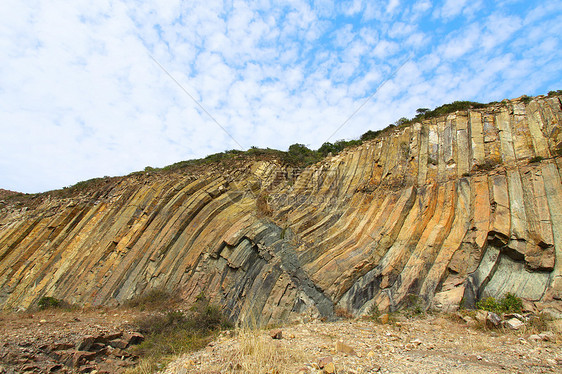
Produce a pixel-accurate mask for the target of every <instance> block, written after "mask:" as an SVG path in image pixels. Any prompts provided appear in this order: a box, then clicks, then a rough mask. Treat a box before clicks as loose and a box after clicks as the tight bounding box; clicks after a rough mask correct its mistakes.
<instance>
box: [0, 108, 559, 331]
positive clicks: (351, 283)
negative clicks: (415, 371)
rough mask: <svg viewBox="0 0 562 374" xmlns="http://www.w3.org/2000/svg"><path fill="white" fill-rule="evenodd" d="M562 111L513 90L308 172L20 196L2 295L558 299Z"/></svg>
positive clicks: (133, 180) (284, 312)
mask: <svg viewBox="0 0 562 374" xmlns="http://www.w3.org/2000/svg"><path fill="white" fill-rule="evenodd" d="M561 121H562V111H561V103H560V100H559V98H558V97H548V98H546V97H537V98H535V99H533V100H531V101H530V102H528V103H524V102H522V101H518V100H513V101H504V102H502V103H500V104H496V105H494V106H489V107H487V108H485V109H474V110H472V109H471V110H468V111H459V112H456V113H452V114H449V115H448V116H446V117H441V118H437V119H432V120H427V121H424V122H422V123H415V124H413V125H411V126H410V127H406V128H400V129H396V130H394V132H392V133H390V134H387V135H385V136H383V137H380V138H377V139H375V140H372V141H368V142H365V143H363V145H361V146H359V147H356V148H352V149H347V150H345V151H343V152H342V153H340V154H338V155H336V156H334V157H328V158H326V159H325V160H323V161H322V162H320V163H318V164H315V165H313V166H311V167H309V168H306V169H304V170H299V169H292V168H287V167H282V166H281V165H280V164H279V163H278V162H275V161H255V162H249V163H247V164H246V165H244V167H241V168H238V169H232V170H229V171H227V172H224V171H223V172H220V173H219V172H218V171H217V170H218V169H216V168H213V167H210V168H209V169H208V170H206V171H202V172H199V173H197V174H190V175H187V174H181V173H176V174H173V175H171V174H170V175H153V176H151V177H145V176H130V177H127V178H122V179H120V180H119V181H117V182H111V183H109V184H108V185H107V186H105V187H104V188H103V189H94V190H86V191H85V192H83V193H82V194H81V195H80V196H75V197H72V198H56V197H54V196H53V197H48V195H46V196H44V197H43V198H42V200H41V201H40V202H39V203H37V204H35V205H33V206H30V207H25V206H21V205H14V204H11V203H10V201H9V200H8V201H7V202H6V201H5V202H4V203H3V204H2V205H0V305H1V306H2V307H3V308H4V309H17V308H27V307H29V306H30V305H33V304H34V303H36V302H37V301H38V300H39V299H40V298H41V297H42V296H53V297H56V298H59V299H64V300H65V301H67V302H71V303H79V304H84V305H100V304H118V303H121V302H123V301H125V300H128V299H130V298H132V297H133V296H135V295H139V294H142V293H143V292H144V291H146V290H149V289H153V288H160V289H167V290H169V291H172V292H175V293H178V294H180V295H181V296H182V297H183V298H184V299H185V300H186V301H187V302H189V301H190V300H193V299H194V298H195V297H196V296H197V295H199V294H200V293H201V292H204V293H205V294H206V295H207V296H208V297H209V298H210V299H211V300H212V301H213V302H215V303H218V304H220V305H221V306H222V307H223V311H224V312H225V313H226V314H227V315H228V316H230V317H231V318H232V319H233V320H243V321H249V322H254V323H258V324H267V323H269V322H288V321H290V320H292V319H306V318H308V317H315V316H325V317H330V316H332V315H333V314H334V310H335V309H343V310H346V311H347V312H348V313H351V314H353V315H360V314H366V313H369V312H370V311H371V310H372V308H374V307H375V306H376V307H377V308H378V309H379V310H380V311H384V310H394V309H397V308H400V307H402V306H405V305H407V304H409V303H412V302H413V301H412V300H415V303H416V304H418V305H421V306H423V307H433V308H437V309H441V310H450V309H454V308H456V307H457V306H458V305H459V303H460V302H461V300H464V302H466V303H468V304H470V303H473V302H474V301H475V300H476V299H478V298H481V297H485V296H494V297H500V296H502V295H503V294H505V293H506V292H513V293H515V294H517V295H518V296H520V297H524V298H526V299H529V300H531V301H533V302H535V303H536V304H537V306H539V307H540V306H549V308H550V310H554V311H556V308H557V306H556V301H557V300H560V299H561V298H562V184H561V179H560V167H561V166H562V158H561V157H560V156H561V155H562V131H561ZM538 156H540V158H539V157H538ZM530 161H533V162H530ZM412 295H415V297H413V296H412ZM553 305H554V306H553Z"/></svg>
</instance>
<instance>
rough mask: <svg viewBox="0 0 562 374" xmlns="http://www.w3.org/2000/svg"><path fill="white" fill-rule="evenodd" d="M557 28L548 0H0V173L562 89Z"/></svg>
mask: <svg viewBox="0 0 562 374" xmlns="http://www.w3.org/2000/svg"><path fill="white" fill-rule="evenodd" d="M560 35H562V2H560V1H547V2H544V1H518V0H505V1H495V2H491V1H479V0H473V1H468V0H457V1H452V0H445V1H429V0H420V1H409V2H407V1H403V0H390V1H360V0H357V1H339V2H332V1H324V0H319V1H300V0H290V1H269V0H256V1H215V0H204V1H199V0H193V1H184V2H182V1H174V0H166V1H153V2H138V1H125V0H123V1H111V0H100V1H95V2H92V1H89V0H88V1H82V0H77V1H72V2H68V1H59V0H50V1H44V0H36V1H31V0H30V1H24V2H22V1H19V0H3V1H2V2H1V3H0V126H1V130H2V132H1V133H2V136H1V137H0V188H5V189H10V190H16V191H22V192H41V191H46V190H50V189H55V188H61V187H63V186H69V185H72V184H74V183H76V182H78V181H80V180H85V179H89V178H93V177H100V176H105V175H110V176H114V175H125V174H128V173H130V172H132V171H138V170H142V169H144V168H145V167H146V166H152V167H162V166H165V165H168V164H172V163H174V162H177V161H181V160H186V159H192V158H199V157H204V156H206V155H208V154H211V153H216V152H221V151H224V150H227V149H234V148H239V149H240V148H242V149H247V148H249V147H251V146H258V147H271V148H277V149H283V150H286V149H287V148H288V146H289V145H290V144H293V143H303V144H306V145H307V146H309V147H310V148H318V147H319V146H320V145H321V144H322V143H323V142H325V141H328V140H329V141H332V142H333V141H336V140H339V139H352V138H358V137H359V136H360V135H361V134H362V133H364V132H365V131H367V130H369V129H373V130H374V129H380V128H383V127H386V126H387V125H388V124H389V123H392V122H394V121H396V120H397V119H398V118H400V117H412V116H413V115H415V111H416V109H417V108H420V107H428V108H433V107H435V106H438V105H441V104H444V103H448V102H451V101H454V100H473V101H480V102H489V101H496V100H497V101H499V100H502V99H504V98H514V97H518V96H521V95H524V94H527V95H538V94H545V93H547V92H548V91H549V90H558V89H562V63H561V62H562V43H561V37H560ZM168 73H169V75H171V76H172V77H173V79H172V78H171V77H170V76H169V75H168ZM174 79H175V80H176V81H177V82H178V83H179V85H181V86H182V87H183V88H184V89H185V90H186V91H187V92H189V94H190V95H192V96H193V98H195V99H196V100H197V101H198V102H199V103H200V104H201V105H202V106H203V107H204V108H205V109H206V110H207V111H208V112H209V113H210V114H211V115H212V116H213V118H214V119H215V120H216V122H218V124H217V123H216V122H215V121H214V120H213V119H211V118H210V117H209V116H208V115H207V114H206V113H205V111H204V110H202V109H201V107H199V106H198V104H196V103H195V102H194V101H193V100H192V99H191V98H190V97H189V96H188V95H187V94H186V93H185V92H184V91H183V90H182V88H180V87H179V86H178V84H177V83H176V82H175V81H174ZM381 85H382V86H381ZM373 94H374V95H373ZM371 95H373V96H372V98H371V99H370V100H369V102H368V103H367V104H366V105H364V106H363V107H362V108H361V110H360V111H358V112H357V114H356V115H355V116H354V117H353V118H352V119H351V120H350V121H348V122H347V123H345V121H346V120H347V119H348V118H349V116H350V115H351V114H352V113H353V112H354V111H355V110H356V109H357V108H359V106H360V105H362V104H363V103H364V102H365V100H366V99H367V98H368V97H370V96H371ZM343 123H345V126H343V127H342V128H341V129H339V130H338V131H337V132H336V133H335V134H334V135H333V136H332V137H331V138H330V136H331V135H332V134H333V133H334V131H336V129H338V128H339V127H340V126H341V125H342V124H343ZM219 124H220V126H219ZM221 126H222V127H223V128H224V129H225V130H226V132H225V131H223V129H222V128H221ZM227 133H228V134H227Z"/></svg>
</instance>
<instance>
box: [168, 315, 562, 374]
mask: <svg viewBox="0 0 562 374" xmlns="http://www.w3.org/2000/svg"><path fill="white" fill-rule="evenodd" d="M526 330H527V331H526ZM281 331H282V338H281V339H272V337H271V331H267V330H262V331H250V330H246V331H240V332H238V334H237V336H234V337H230V336H228V335H230V334H223V335H222V336H221V337H220V338H219V339H218V340H216V341H215V342H214V343H211V345H210V346H208V347H206V349H204V350H202V351H199V352H195V353H192V354H188V355H185V356H183V357H181V358H180V359H178V360H176V361H174V362H173V363H171V364H170V365H169V366H168V368H167V370H166V371H165V373H166V374H172V373H242V372H247V373H303V374H304V373H554V372H556V373H562V348H561V347H562V345H561V343H562V340H561V336H560V334H559V333H555V334H553V333H545V334H543V335H541V336H540V338H541V339H540V340H537V336H538V335H537V334H532V333H531V331H528V329H526V328H525V327H523V328H522V329H521V330H519V331H508V330H503V329H500V330H495V331H491V330H484V329H482V328H479V327H477V326H474V327H469V326H467V324H466V323H465V322H464V321H462V320H459V321H454V320H453V319H451V318H450V317H446V316H425V317H421V318H414V319H407V318H402V319H401V320H400V321H398V322H396V321H394V322H390V323H388V324H379V323H374V322H373V321H349V320H348V321H339V322H333V323H324V322H320V323H309V324H305V325H296V326H289V327H284V328H281ZM274 332H275V331H274ZM533 335H534V336H533ZM543 338H544V339H543ZM330 362H331V364H329V363H330ZM321 367H322V369H321Z"/></svg>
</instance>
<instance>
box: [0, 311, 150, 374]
mask: <svg viewBox="0 0 562 374" xmlns="http://www.w3.org/2000/svg"><path fill="white" fill-rule="evenodd" d="M135 313H138V312H131V311H130V310H111V311H109V310H93V311H84V310H76V311H60V310H47V311H41V312H37V313H17V314H1V315H0V373H2V374H4V373H7V374H8V373H10V374H11V373H120V372H123V371H124V370H125V368H127V367H131V366H134V365H135V363H136V361H137V359H138V357H136V356H134V355H132V354H130V353H129V352H128V350H127V349H128V348H129V347H130V346H132V345H134V344H138V343H139V342H140V341H141V340H142V336H140V335H139V334H138V333H135V331H134V330H132V329H131V327H130V325H129V323H130V321H132V319H133V318H135Z"/></svg>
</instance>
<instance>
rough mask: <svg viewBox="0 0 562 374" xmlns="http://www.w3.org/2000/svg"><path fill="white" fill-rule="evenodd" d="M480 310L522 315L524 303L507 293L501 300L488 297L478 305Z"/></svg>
mask: <svg viewBox="0 0 562 374" xmlns="http://www.w3.org/2000/svg"><path fill="white" fill-rule="evenodd" d="M476 307H477V308H478V309H482V310H487V311H488V312H494V313H498V314H501V313H521V312H522V311H523V302H522V301H521V299H520V298H519V297H517V296H515V295H514V294H512V293H509V292H508V293H506V294H505V295H504V296H503V297H502V298H501V299H500V300H496V299H495V298H494V297H491V296H490V297H487V298H486V299H484V300H480V301H478V302H477V303H476Z"/></svg>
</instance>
